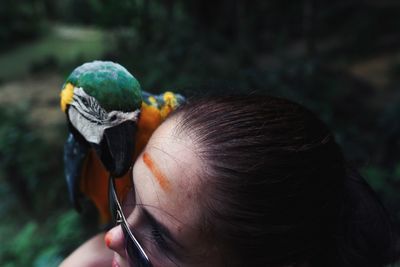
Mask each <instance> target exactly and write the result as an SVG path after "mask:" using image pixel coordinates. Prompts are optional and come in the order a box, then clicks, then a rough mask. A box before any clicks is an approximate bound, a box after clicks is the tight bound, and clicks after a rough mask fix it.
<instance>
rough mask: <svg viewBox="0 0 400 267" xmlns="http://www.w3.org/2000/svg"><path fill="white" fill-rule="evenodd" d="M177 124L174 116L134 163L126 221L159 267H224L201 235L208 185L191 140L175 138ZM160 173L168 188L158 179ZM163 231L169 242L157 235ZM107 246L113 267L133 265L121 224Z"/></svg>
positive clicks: (109, 234) (110, 233)
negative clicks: (205, 186)
mask: <svg viewBox="0 0 400 267" xmlns="http://www.w3.org/2000/svg"><path fill="white" fill-rule="evenodd" d="M176 123H177V122H176V119H174V117H171V118H169V119H167V120H166V121H165V122H164V123H163V124H161V125H160V126H159V127H158V128H157V130H156V131H155V132H154V133H153V135H152V136H151V138H150V140H149V142H148V144H147V146H146V148H145V149H144V151H143V153H142V154H141V155H140V156H139V157H138V159H137V160H136V162H135V165H134V167H133V171H132V177H133V184H134V189H133V190H132V191H130V192H128V195H127V196H126V198H125V202H124V203H123V204H122V206H123V207H122V208H123V211H124V214H125V217H126V220H127V222H128V224H129V226H130V229H131V230H132V233H133V234H134V235H135V237H136V239H137V240H138V242H139V243H140V245H141V247H142V248H143V250H144V252H145V253H146V254H147V256H148V258H149V259H150V261H151V263H152V265H153V266H155V267H156V266H163V267H169V266H224V265H223V264H221V261H222V257H223V256H222V255H221V254H222V253H221V252H220V251H219V249H218V246H217V245H216V244H215V242H213V241H212V240H211V239H209V238H208V237H207V236H205V234H204V232H203V230H202V225H203V220H204V212H203V208H202V207H203V206H202V205H200V199H203V198H204V197H207V196H206V194H205V189H204V188H203V185H204V184H206V183H207V181H206V180H205V179H202V178H200V177H201V173H202V170H203V164H202V162H203V161H202V159H200V158H199V156H198V155H197V154H196V153H195V152H194V147H195V146H194V143H193V142H192V141H191V139H190V138H189V137H187V136H186V135H185V136H182V135H181V134H179V135H177V133H176V131H175V126H176V125H177V124H176ZM146 155H147V156H146ZM146 158H151V161H152V162H153V163H154V165H152V166H154V168H155V169H157V171H154V168H152V167H151V166H149V164H146V162H147V160H146ZM160 174H162V176H163V177H164V178H165V180H166V181H167V183H168V184H169V186H168V187H166V186H163V185H165V183H163V182H161V181H160V178H157V176H158V175H160ZM199 174H200V175H199ZM204 181H205V182H204ZM148 214H150V216H151V217H153V221H156V223H154V222H152V219H149V215H148ZM154 225H156V227H154ZM159 225H162V227H160V226H159ZM162 228H164V229H167V230H166V231H168V232H169V235H170V236H171V238H169V237H167V236H166V235H165V234H164V232H165V231H162V230H161V231H160V230H159V229H162ZM160 239H161V240H162V241H161V242H160ZM106 241H108V242H107V243H108V244H107V245H108V247H109V248H110V249H112V250H113V251H114V252H115V254H114V258H113V265H112V266H119V267H125V266H129V265H128V258H127V255H126V250H125V249H126V248H125V245H124V244H125V242H124V234H123V230H122V228H121V225H118V226H115V227H114V228H112V229H111V230H110V231H108V232H107V234H106ZM134 249H135V248H134ZM133 266H135V262H133Z"/></svg>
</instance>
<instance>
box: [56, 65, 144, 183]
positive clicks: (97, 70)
mask: <svg viewBox="0 0 400 267" xmlns="http://www.w3.org/2000/svg"><path fill="white" fill-rule="evenodd" d="M141 103H142V91H141V88H140V84H139V82H138V81H137V80H136V79H135V77H133V75H132V74H130V73H129V72H128V71H127V70H126V69H125V68H124V67H122V66H121V65H119V64H117V63H113V62H110V61H93V62H90V63H85V64H83V65H81V66H79V67H77V68H76V69H75V70H74V71H73V72H72V73H71V74H70V75H69V77H68V78H67V80H66V81H65V83H64V86H63V89H62V92H61V109H62V110H63V111H64V112H65V113H66V114H67V119H68V122H69V125H70V126H71V131H72V132H73V133H74V134H75V135H77V139H82V138H81V137H83V139H84V140H85V141H86V142H88V143H89V144H90V145H92V147H93V148H94V149H95V151H96V152H97V154H98V155H99V157H100V159H101V160H102V162H103V164H104V166H105V167H106V169H107V170H109V171H110V173H112V174H113V175H115V176H121V175H123V174H124V173H125V172H126V171H127V170H128V169H129V167H130V165H131V160H132V154H133V152H134V151H133V150H134V136H135V133H136V122H137V120H138V116H139V113H140V108H141Z"/></svg>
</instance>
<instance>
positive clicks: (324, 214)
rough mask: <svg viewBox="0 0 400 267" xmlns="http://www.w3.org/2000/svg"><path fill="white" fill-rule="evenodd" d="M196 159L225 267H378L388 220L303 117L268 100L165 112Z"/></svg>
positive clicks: (209, 224) (384, 256)
mask: <svg viewBox="0 0 400 267" xmlns="http://www.w3.org/2000/svg"><path fill="white" fill-rule="evenodd" d="M173 116H174V117H177V118H178V126H177V128H176V129H177V132H178V134H179V133H180V134H185V135H188V136H189V137H190V138H191V139H192V140H193V141H194V144H196V148H195V150H196V153H197V154H198V155H199V157H200V158H201V159H202V160H203V163H204V164H203V165H204V166H206V167H204V169H203V173H202V174H201V176H202V177H203V178H204V179H205V180H206V181H207V182H206V183H204V184H205V188H203V193H202V194H203V195H202V199H201V201H202V205H203V207H204V210H205V213H206V215H205V222H206V223H205V229H206V231H207V233H209V234H210V236H212V238H213V240H214V241H215V242H216V243H217V244H220V245H221V246H223V247H225V248H226V249H227V251H229V252H230V253H231V254H232V257H231V259H232V260H231V262H229V261H228V260H227V264H229V265H245V266H300V265H301V264H304V263H307V264H308V265H307V266H335V267H337V266H352V267H354V266H355V267H358V266H360V267H361V266H363V267H366V266H384V264H385V263H388V262H390V261H391V260H393V259H394V234H393V233H392V228H391V224H390V222H389V219H388V216H387V214H386V212H385V210H384V208H383V207H382V206H381V204H380V203H379V201H378V200H377V199H376V197H375V195H374V193H373V192H372V190H371V189H370V188H369V186H368V185H367V184H366V183H365V182H364V180H363V179H362V178H361V177H360V176H358V175H357V174H356V173H355V172H354V171H351V170H349V169H348V168H347V167H346V163H345V160H344V158H343V155H342V152H341V149H340V148H339V146H338V144H337V143H336V142H335V140H334V137H333V135H332V134H331V132H330V131H329V130H328V128H327V127H326V126H325V124H324V123H323V122H322V121H321V120H319V119H318V118H317V117H316V116H315V115H314V114H313V113H312V112H310V111H309V110H307V109H306V108H304V107H302V106H300V105H298V104H296V103H293V102H290V101H288V100H284V99H280V98H274V97H268V96H245V97H239V96H235V97H219V98H218V97H217V98H209V99H202V100H196V101H191V102H189V103H188V104H187V105H184V106H182V107H181V108H179V109H178V110H177V111H176V112H175V113H174V115H173Z"/></svg>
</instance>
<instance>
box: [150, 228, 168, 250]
mask: <svg viewBox="0 0 400 267" xmlns="http://www.w3.org/2000/svg"><path fill="white" fill-rule="evenodd" d="M151 238H152V239H153V241H154V242H155V243H156V244H157V245H158V246H159V247H160V248H161V249H163V250H164V251H168V250H169V249H168V245H167V242H166V241H165V239H164V237H163V236H162V234H161V233H160V231H159V230H158V229H157V227H155V226H152V228H151Z"/></svg>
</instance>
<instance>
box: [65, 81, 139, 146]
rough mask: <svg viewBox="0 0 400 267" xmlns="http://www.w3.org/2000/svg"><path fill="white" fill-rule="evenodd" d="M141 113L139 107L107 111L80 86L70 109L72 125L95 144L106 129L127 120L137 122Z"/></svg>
mask: <svg viewBox="0 0 400 267" xmlns="http://www.w3.org/2000/svg"><path fill="white" fill-rule="evenodd" d="M139 113H140V110H139V109H138V110H135V111H133V112H122V111H110V112H107V111H106V110H105V109H103V108H102V107H101V106H100V104H99V103H98V101H97V100H96V99H95V98H94V97H92V96H90V95H88V94H86V93H85V91H84V90H83V88H80V87H76V88H75V89H74V96H73V101H72V103H71V104H70V108H69V109H68V116H69V119H70V121H71V123H72V125H73V126H74V127H75V128H76V129H77V130H78V131H79V132H80V133H81V134H82V136H83V137H84V138H85V139H86V141H88V142H90V143H94V144H100V142H101V140H102V139H103V134H104V131H105V130H106V129H108V128H112V127H114V126H117V125H119V124H121V123H123V122H126V121H134V122H136V121H137V120H138V116H139Z"/></svg>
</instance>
